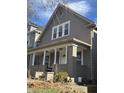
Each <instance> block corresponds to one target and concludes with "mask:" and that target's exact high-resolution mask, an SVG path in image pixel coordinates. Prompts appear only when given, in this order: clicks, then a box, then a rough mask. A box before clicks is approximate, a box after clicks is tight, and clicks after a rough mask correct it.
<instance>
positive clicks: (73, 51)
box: [68, 44, 78, 78]
mask: <svg viewBox="0 0 124 93" xmlns="http://www.w3.org/2000/svg"><path fill="white" fill-rule="evenodd" d="M77 47H78V46H77V45H76V44H72V45H71V46H68V73H69V75H70V77H72V78H75V77H76V73H77V72H76V59H77Z"/></svg>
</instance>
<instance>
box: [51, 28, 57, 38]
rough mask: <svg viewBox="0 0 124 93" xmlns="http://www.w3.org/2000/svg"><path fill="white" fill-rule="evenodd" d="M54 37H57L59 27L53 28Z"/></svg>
mask: <svg viewBox="0 0 124 93" xmlns="http://www.w3.org/2000/svg"><path fill="white" fill-rule="evenodd" d="M52 38H53V39H55V38H57V27H55V28H53V37H52Z"/></svg>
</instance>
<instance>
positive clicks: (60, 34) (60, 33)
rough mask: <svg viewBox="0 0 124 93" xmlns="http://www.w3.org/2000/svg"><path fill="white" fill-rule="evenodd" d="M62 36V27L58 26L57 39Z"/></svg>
mask: <svg viewBox="0 0 124 93" xmlns="http://www.w3.org/2000/svg"><path fill="white" fill-rule="evenodd" d="M61 36H62V26H59V37H61Z"/></svg>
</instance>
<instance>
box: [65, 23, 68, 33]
mask: <svg viewBox="0 0 124 93" xmlns="http://www.w3.org/2000/svg"><path fill="white" fill-rule="evenodd" d="M68 34H69V24H68V23H66V24H65V25H64V35H68Z"/></svg>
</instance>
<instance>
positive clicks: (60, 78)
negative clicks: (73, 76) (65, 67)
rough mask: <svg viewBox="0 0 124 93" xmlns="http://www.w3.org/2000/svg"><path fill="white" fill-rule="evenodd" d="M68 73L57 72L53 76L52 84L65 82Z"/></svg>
mask: <svg viewBox="0 0 124 93" xmlns="http://www.w3.org/2000/svg"><path fill="white" fill-rule="evenodd" d="M67 77H68V73H67V72H58V73H55V75H54V82H67Z"/></svg>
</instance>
